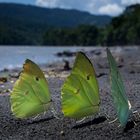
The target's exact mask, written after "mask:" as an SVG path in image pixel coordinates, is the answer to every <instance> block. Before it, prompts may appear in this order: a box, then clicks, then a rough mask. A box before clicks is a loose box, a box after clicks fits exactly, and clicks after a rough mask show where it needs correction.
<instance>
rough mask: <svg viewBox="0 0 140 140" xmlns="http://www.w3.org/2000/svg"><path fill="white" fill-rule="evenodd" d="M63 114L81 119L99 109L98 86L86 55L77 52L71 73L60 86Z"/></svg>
mask: <svg viewBox="0 0 140 140" xmlns="http://www.w3.org/2000/svg"><path fill="white" fill-rule="evenodd" d="M61 100H62V101H61V102H62V112H63V114H64V116H66V117H70V118H74V119H81V118H84V117H86V116H89V115H93V114H96V113H97V112H98V111H99V105H100V98H99V86H98V82H97V79H96V76H95V70H94V68H93V65H92V63H91V61H90V60H89V59H88V58H87V56H86V55H85V54H84V53H82V52H78V53H77V56H76V60H75V63H74V66H73V68H72V71H71V74H70V75H69V76H68V77H67V78H66V81H65V82H64V84H63V86H62V88H61Z"/></svg>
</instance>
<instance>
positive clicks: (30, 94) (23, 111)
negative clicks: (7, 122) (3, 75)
mask: <svg viewBox="0 0 140 140" xmlns="http://www.w3.org/2000/svg"><path fill="white" fill-rule="evenodd" d="M10 101H11V110H12V112H13V114H14V115H15V116H16V117H17V118H28V117H32V116H35V115H37V114H39V113H41V112H45V111H47V110H48V108H49V106H50V103H51V97H50V91H49V88H48V83H47V81H46V79H45V76H44V74H43V72H42V71H41V69H40V68H39V67H38V66H37V64H35V63H34V62H32V61H31V60H29V59H27V60H26V61H25V64H24V65H23V71H22V72H21V74H20V77H19V79H18V80H17V81H16V83H15V85H14V88H13V91H12V93H11V95H10Z"/></svg>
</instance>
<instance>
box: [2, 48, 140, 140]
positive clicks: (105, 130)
mask: <svg viewBox="0 0 140 140" xmlns="http://www.w3.org/2000/svg"><path fill="white" fill-rule="evenodd" d="M112 52H113V55H114V56H115V57H116V60H117V61H118V66H119V69H120V71H121V73H122V77H123V79H124V82H125V85H126V91H127V95H128V98H129V100H130V102H131V104H132V108H133V110H138V111H139V112H140V47H139V48H134V49H129V48H125V49H121V48H120V49H115V50H114V49H113V51H112ZM86 54H87V56H88V57H89V58H90V59H91V61H92V62H93V64H94V67H95V70H96V74H97V77H98V78H97V79H98V82H99V86H100V95H101V111H100V114H98V115H97V116H92V117H89V118H87V119H86V120H84V121H83V122H81V123H80V124H76V123H75V120H72V119H68V118H64V119H63V120H57V119H56V118H54V117H53V115H52V114H51V113H50V112H49V111H48V113H47V114H45V116H44V115H41V116H40V117H39V118H36V119H35V120H34V119H27V120H19V119H16V118H15V117H14V116H12V113H11V111H10V104H9V94H10V93H9V91H10V90H11V89H12V87H13V83H14V81H15V80H17V77H18V73H19V71H20V70H16V69H15V70H10V71H4V72H0V76H2V75H4V76H7V78H8V79H7V80H8V81H7V82H4V83H2V82H1V83H0V139H37V140H38V139H47V140H48V139H58V140H59V139H61V140H62V139H65V140H68V139H69V140H73V139H76V140H77V139H78V140H79V139H88V140H90V139H109V140H111V139H139V138H140V118H137V119H136V120H135V121H136V123H137V125H136V126H134V127H133V123H131V121H130V123H128V125H129V126H130V130H128V131H127V132H123V130H122V128H118V125H119V123H118V122H115V123H113V124H109V121H108V120H106V118H105V113H106V114H108V115H109V116H110V120H113V119H114V118H115V116H116V113H115V108H114V105H113V102H112V98H111V95H110V85H109V75H108V74H109V69H108V63H107V59H106V52H105V49H99V50H98V51H90V52H87V53H86ZM72 64H73V62H71V63H70V66H71V67H72ZM63 66H64V63H63V62H62V63H61V62H59V63H55V64H52V65H44V66H42V67H41V68H42V70H43V71H44V72H45V76H46V78H47V79H48V82H49V86H50V91H51V94H52V98H53V100H55V105H56V108H57V111H58V112H59V113H60V114H61V110H60V108H61V106H60V88H61V86H62V84H63V82H64V80H65V78H66V77H67V76H68V75H69V73H70V70H69V71H65V70H63ZM61 115H62V114H61ZM130 118H132V117H130ZM127 128H128V127H127Z"/></svg>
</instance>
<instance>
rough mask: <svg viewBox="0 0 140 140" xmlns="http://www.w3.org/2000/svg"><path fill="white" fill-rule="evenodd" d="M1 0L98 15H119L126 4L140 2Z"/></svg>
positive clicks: (138, 0) (131, 0)
mask: <svg viewBox="0 0 140 140" xmlns="http://www.w3.org/2000/svg"><path fill="white" fill-rule="evenodd" d="M0 2H14V3H24V4H31V5H36V6H40V7H49V8H56V7H58V8H65V9H77V10H81V11H87V12H90V13H92V14H97V15H99V14H102V15H110V16H117V15H119V14H121V13H122V12H123V10H124V9H125V7H126V6H129V5H131V4H136V3H140V0H0Z"/></svg>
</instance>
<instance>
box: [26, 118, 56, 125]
mask: <svg viewBox="0 0 140 140" xmlns="http://www.w3.org/2000/svg"><path fill="white" fill-rule="evenodd" d="M52 119H54V117H49V118H44V119H39V120H32V121H31V122H28V124H38V123H42V122H46V121H50V120H52Z"/></svg>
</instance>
